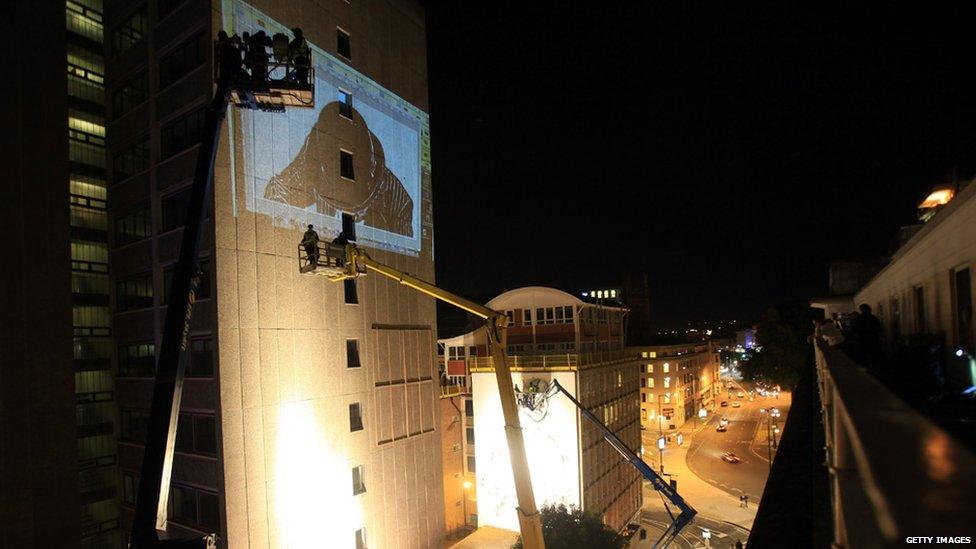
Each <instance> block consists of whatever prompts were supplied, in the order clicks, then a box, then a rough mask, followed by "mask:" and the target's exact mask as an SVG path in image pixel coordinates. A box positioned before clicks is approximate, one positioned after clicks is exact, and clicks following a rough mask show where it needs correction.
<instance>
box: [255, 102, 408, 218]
mask: <svg viewBox="0 0 976 549" xmlns="http://www.w3.org/2000/svg"><path fill="white" fill-rule="evenodd" d="M339 108H340V103H338V102H332V103H329V104H328V105H326V106H325V107H324V108H323V109H322V111H321V112H320V113H319V118H318V120H317V121H316V122H315V125H314V126H312V129H311V131H309V133H308V135H307V136H306V137H305V142H304V144H303V145H302V148H301V150H300V151H299V153H298V154H297V155H296V156H295V158H294V160H292V161H291V163H289V164H288V166H286V167H285V168H284V169H282V170H281V171H280V172H278V173H277V174H275V175H274V176H273V177H272V178H271V180H270V182H269V183H268V186H267V187H266V188H265V190H264V197H265V198H267V199H269V200H273V201H275V202H280V203H283V204H288V205H291V206H296V207H299V208H307V207H309V206H312V205H314V206H315V211H316V212H318V213H322V214H325V215H328V216H334V215H336V212H337V211H341V212H343V213H346V214H349V215H352V216H353V217H354V218H355V220H356V222H357V223H359V222H363V223H365V224H367V225H369V226H370V227H373V228H376V229H381V230H384V231H388V232H391V233H396V234H399V235H403V236H413V199H412V198H411V197H410V194H409V193H408V192H407V190H406V188H404V186H403V183H402V182H401V181H400V179H399V178H398V177H397V176H396V174H394V173H393V172H392V171H390V169H389V168H387V167H386V159H385V156H384V153H383V144H382V143H381V142H380V140H379V138H378V137H377V136H376V134H374V133H373V132H372V131H370V129H369V127H368V126H367V124H366V120H364V119H363V117H362V115H361V114H360V113H359V112H358V111H356V110H355V109H352V120H351V121H350V119H349V118H347V117H345V116H342V115H340V114H339ZM340 149H343V150H346V151H348V152H352V153H353V157H352V160H353V174H354V180H349V179H346V178H343V177H340V166H339V164H340V160H339V153H340Z"/></svg>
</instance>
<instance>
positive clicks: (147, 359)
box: [119, 343, 156, 377]
mask: <svg viewBox="0 0 976 549" xmlns="http://www.w3.org/2000/svg"><path fill="white" fill-rule="evenodd" d="M155 375H156V346H155V345H154V344H152V343H136V344H132V345H120V346H119V376H121V377H152V376H155Z"/></svg>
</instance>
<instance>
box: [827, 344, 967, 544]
mask: <svg viewBox="0 0 976 549" xmlns="http://www.w3.org/2000/svg"><path fill="white" fill-rule="evenodd" d="M815 354H816V362H817V378H818V388H819V392H820V400H821V402H822V407H821V413H822V415H823V426H824V431H825V435H826V437H825V439H826V447H827V448H826V450H827V468H828V471H829V474H830V480H829V485H830V486H829V491H830V499H831V504H832V509H831V512H832V515H833V516H832V519H833V543H832V545H833V546H834V547H852V548H861V547H894V546H899V547H900V546H902V545H903V544H904V543H905V541H906V537H910V536H966V535H971V533H972V532H973V528H974V524H976V520H974V519H976V511H974V510H976V456H974V455H973V454H972V453H971V452H970V451H969V450H968V449H966V448H964V447H963V446H961V445H960V444H959V443H958V442H956V441H955V440H954V439H953V438H952V437H951V436H950V435H948V434H947V433H946V432H945V431H943V430H942V429H940V428H939V427H937V426H936V425H935V424H934V423H932V422H931V421H930V420H928V419H927V418H925V417H924V416H922V415H921V414H919V413H918V412H917V411H915V410H914V409H912V408H911V407H909V406H908V405H907V404H906V403H905V402H903V401H902V400H900V399H899V398H898V397H896V396H895V395H894V394H893V393H892V392H891V391H889V390H888V389H887V388H886V387H884V386H883V385H882V384H881V383H880V382H878V381H877V380H876V379H874V378H873V377H872V376H871V375H869V374H868V373H867V372H866V371H865V370H864V369H863V368H862V367H860V366H859V365H858V364H856V363H855V362H853V361H852V360H851V359H850V358H848V357H847V355H845V354H844V353H842V352H841V351H839V350H837V349H835V348H831V347H828V346H826V345H824V344H823V343H818V344H817V346H816V350H815Z"/></svg>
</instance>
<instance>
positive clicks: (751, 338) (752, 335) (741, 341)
mask: <svg viewBox="0 0 976 549" xmlns="http://www.w3.org/2000/svg"><path fill="white" fill-rule="evenodd" d="M735 344H736V345H737V346H739V347H742V348H743V349H752V348H755V346H756V332H755V331H754V330H753V329H752V328H748V329H745V330H739V331H737V332H736V333H735Z"/></svg>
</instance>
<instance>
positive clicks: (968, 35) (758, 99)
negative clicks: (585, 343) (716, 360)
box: [427, 2, 976, 327]
mask: <svg viewBox="0 0 976 549" xmlns="http://www.w3.org/2000/svg"><path fill="white" fill-rule="evenodd" d="M462 4H463V5H462ZM633 4H635V5H631V3H627V5H626V6H616V7H614V6H611V5H604V3H587V2H583V3H578V5H576V4H574V5H576V7H570V3H561V4H559V5H558V8H555V9H550V8H553V5H548V6H546V5H542V3H537V2H522V3H513V4H506V3H498V2H487V3H473V2H464V3H459V2H429V3H428V5H427V32H428V68H429V75H428V76H429V85H430V116H431V133H432V156H433V180H434V223H435V225H434V241H435V251H436V261H437V280H438V284H439V285H441V286H443V287H445V288H448V289H450V290H453V291H456V292H458V293H461V294H464V295H467V296H470V297H472V298H475V299H479V300H482V301H484V300H487V299H490V298H491V297H493V296H494V295H497V294H498V293H500V292H501V291H504V290H506V289H511V288H515V287H519V286H524V285H546V286H554V287H557V288H561V289H564V290H568V291H573V292H575V291H578V290H581V289H585V288H587V287H590V286H597V285H614V284H618V283H619V282H618V281H619V280H620V278H621V276H622V275H623V273H626V272H631V273H647V275H648V276H649V280H650V286H651V299H652V303H651V306H652V314H653V316H654V319H655V321H656V323H657V324H658V325H659V326H661V327H666V326H673V325H675V324H676V323H679V322H687V321H698V320H709V319H731V318H747V319H748V318H750V317H755V315H756V314H757V313H758V311H761V310H762V309H763V308H765V307H768V306H775V305H777V304H779V303H782V302H784V301H788V300H797V299H808V298H810V297H812V296H815V295H820V294H824V293H825V292H826V284H827V265H828V262H829V261H830V260H832V259H841V258H862V257H878V256H882V255H884V254H886V253H887V252H888V251H889V247H890V242H891V240H892V238H893V236H894V234H895V232H896V231H897V229H898V227H899V226H901V225H905V224H910V223H913V222H915V206H916V204H917V203H918V202H919V201H920V200H921V198H922V197H923V196H924V195H925V194H927V192H928V191H930V190H931V188H932V187H933V186H934V185H936V184H940V183H945V182H949V181H952V180H953V177H957V178H959V179H963V178H969V177H971V176H972V175H973V166H974V157H976V124H974V120H976V104H974V102H976V100H974V92H973V88H972V86H971V84H972V78H971V76H969V73H971V72H972V71H973V70H976V63H974V56H973V51H974V48H973V46H972V41H973V38H972V34H973V33H972V25H973V22H974V21H976V19H974V18H973V15H974V14H973V10H972V8H971V7H970V5H969V4H968V3H959V4H948V3H947V4H938V5H937V4H934V3H924V4H917V5H916V7H918V8H922V7H924V8H925V9H926V10H927V11H910V10H909V9H907V8H898V7H891V6H889V7H886V8H885V11H884V12H877V11H874V10H870V9H869V8H867V7H864V8H854V9H853V10H852V4H851V3H846V4H844V5H843V9H837V10H834V9H832V8H828V7H827V6H825V5H824V4H812V5H811V7H806V8H799V7H795V6H785V5H783V4H786V3H783V2H771V3H769V4H768V5H762V6H759V5H754V6H752V7H742V6H739V5H738V4H739V3H721V4H720V3H697V2H696V3H686V2H662V3H653V4H664V5H653V6H637V5H636V4H637V3H633ZM641 4H643V3H641ZM648 4H651V3H648ZM689 4H694V5H689ZM813 8H819V10H820V11H819V12H818V11H816V10H814V9H813ZM856 10H861V11H856ZM898 10H903V11H901V12H898ZM441 311H442V313H443V311H444V309H441Z"/></svg>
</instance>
